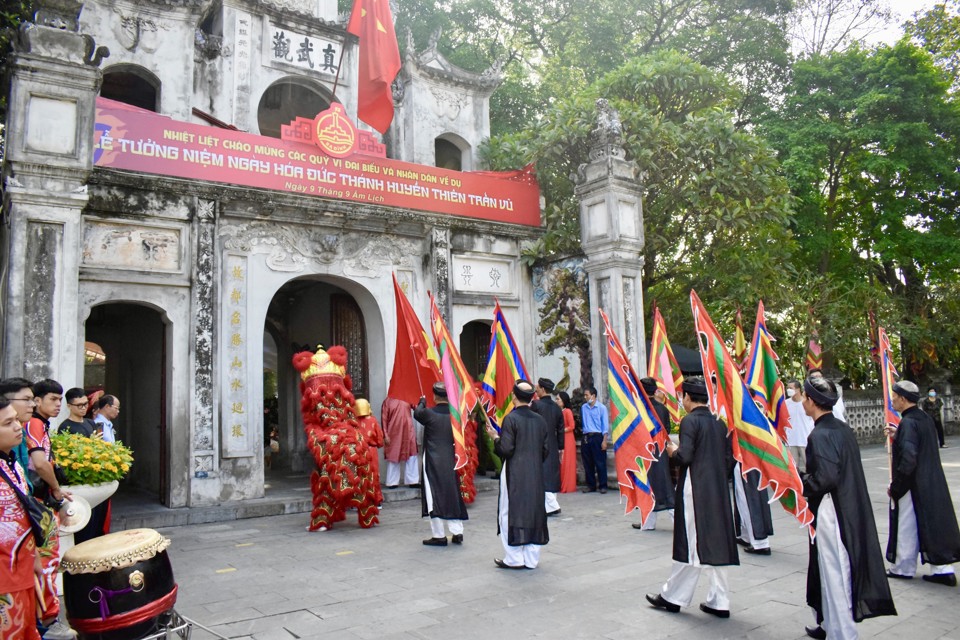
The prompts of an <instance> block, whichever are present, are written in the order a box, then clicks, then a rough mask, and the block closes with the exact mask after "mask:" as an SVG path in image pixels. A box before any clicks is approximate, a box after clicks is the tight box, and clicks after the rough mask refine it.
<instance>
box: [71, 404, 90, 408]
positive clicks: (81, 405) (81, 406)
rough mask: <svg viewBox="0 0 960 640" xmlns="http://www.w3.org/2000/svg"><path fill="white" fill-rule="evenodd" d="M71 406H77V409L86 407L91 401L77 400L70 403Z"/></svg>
mask: <svg viewBox="0 0 960 640" xmlns="http://www.w3.org/2000/svg"><path fill="white" fill-rule="evenodd" d="M70 406H71V407H76V408H77V409H82V408H84V407H89V406H90V403H89V402H77V403H73V404H71V405H70Z"/></svg>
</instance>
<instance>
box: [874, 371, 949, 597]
mask: <svg viewBox="0 0 960 640" xmlns="http://www.w3.org/2000/svg"><path fill="white" fill-rule="evenodd" d="M892 400H893V408H894V409H896V410H897V411H899V412H900V415H901V418H900V426H899V427H898V428H896V429H892V428H889V427H888V433H887V435H892V436H893V465H892V466H893V479H892V480H891V482H890V488H889V489H888V490H887V493H888V494H889V496H890V498H891V499H892V500H893V501H894V508H893V509H891V511H890V540H889V542H888V544H887V560H889V561H890V562H892V563H893V565H892V566H891V567H890V571H889V572H888V573H887V575H888V576H890V577H891V578H912V577H913V576H914V574H915V573H916V572H917V556H918V555H919V556H920V559H921V560H922V561H923V563H924V564H929V565H930V575H927V576H923V579H924V580H926V581H927V582H933V583H936V584H942V585H945V586H948V587H955V586H957V577H956V576H955V575H954V573H953V566H952V565H953V563H954V562H957V561H958V560H960V529H958V528H957V514H956V513H955V512H954V510H953V500H952V499H951V498H950V489H949V488H948V487H947V479H946V478H945V477H944V475H943V467H942V466H941V464H940V441H939V438H938V437H937V430H936V427H935V426H934V424H933V420H932V419H931V418H930V416H929V415H927V414H926V413H924V412H923V411H922V410H921V409H920V408H919V407H918V406H917V402H918V401H919V400H920V390H919V388H918V387H917V385H915V384H914V383H912V382H910V381H909V380H903V381H901V382H898V383H896V384H895V385H893V396H892Z"/></svg>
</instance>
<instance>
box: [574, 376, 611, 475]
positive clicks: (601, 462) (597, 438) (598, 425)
mask: <svg viewBox="0 0 960 640" xmlns="http://www.w3.org/2000/svg"><path fill="white" fill-rule="evenodd" d="M583 399H584V400H586V402H585V403H584V404H583V406H582V407H580V417H581V418H582V420H581V422H582V424H583V443H582V445H581V447H580V454H581V456H582V457H583V473H584V475H585V476H586V480H587V488H586V489H584V490H583V492H584V493H593V492H594V491H596V490H597V486H598V484H599V487H600V493H606V492H607V433H609V432H610V416H609V412H608V411H607V407H605V406H604V405H602V404H600V403H598V402H597V388H596V387H594V386H589V387H586V388H585V389H584V390H583Z"/></svg>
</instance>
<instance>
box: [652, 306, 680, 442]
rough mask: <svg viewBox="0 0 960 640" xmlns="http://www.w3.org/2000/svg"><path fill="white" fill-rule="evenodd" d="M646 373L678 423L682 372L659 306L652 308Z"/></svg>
mask: <svg viewBox="0 0 960 640" xmlns="http://www.w3.org/2000/svg"><path fill="white" fill-rule="evenodd" d="M647 375H648V376H650V377H651V378H653V379H654V380H656V381H657V388H658V389H660V390H661V391H663V395H664V396H665V398H666V403H665V404H666V405H667V410H668V411H670V419H671V420H673V422H674V424H680V394H679V391H680V385H682V384H683V373H681V372H680V365H678V364H677V359H676V357H674V355H673V349H672V348H671V347H670V340H669V339H668V338H667V327H666V324H665V323H664V321H663V316H662V315H660V308H659V307H654V308H653V333H652V334H651V336H650V365H649V366H648V367H647ZM664 426H666V425H664Z"/></svg>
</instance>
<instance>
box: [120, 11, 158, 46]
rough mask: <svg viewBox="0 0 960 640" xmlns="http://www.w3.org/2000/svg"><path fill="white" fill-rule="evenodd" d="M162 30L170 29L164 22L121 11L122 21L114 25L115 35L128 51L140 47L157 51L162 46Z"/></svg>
mask: <svg viewBox="0 0 960 640" xmlns="http://www.w3.org/2000/svg"><path fill="white" fill-rule="evenodd" d="M161 30H163V31H167V30H168V29H167V26H166V25H165V24H163V23H162V22H157V21H154V20H152V19H150V18H141V17H140V16H130V15H124V14H123V13H121V14H120V21H119V22H117V23H116V25H115V26H114V35H115V36H116V37H117V41H118V42H119V43H120V45H121V46H122V47H123V48H124V49H126V50H127V51H137V50H138V49H139V50H141V51H144V52H146V53H156V51H157V49H158V48H160V41H161V38H162V37H161V36H160V31H161Z"/></svg>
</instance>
